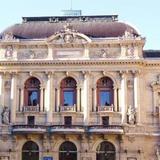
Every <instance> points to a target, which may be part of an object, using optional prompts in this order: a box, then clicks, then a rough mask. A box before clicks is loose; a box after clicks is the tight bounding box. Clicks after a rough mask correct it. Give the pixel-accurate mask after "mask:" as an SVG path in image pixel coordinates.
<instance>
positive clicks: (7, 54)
mask: <svg viewBox="0 0 160 160" xmlns="http://www.w3.org/2000/svg"><path fill="white" fill-rule="evenodd" d="M11 57H13V47H12V46H7V48H6V52H5V58H11Z"/></svg>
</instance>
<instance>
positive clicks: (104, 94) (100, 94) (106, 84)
mask: <svg viewBox="0 0 160 160" xmlns="http://www.w3.org/2000/svg"><path fill="white" fill-rule="evenodd" d="M113 93H114V92H113V81H112V80H111V79H110V78H109V77H103V78H101V79H99V80H98V81H97V102H98V106H99V107H100V108H99V109H100V110H105V109H109V107H111V106H113Z"/></svg>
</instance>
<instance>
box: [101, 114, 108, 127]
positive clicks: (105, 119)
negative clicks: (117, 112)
mask: <svg viewBox="0 0 160 160" xmlns="http://www.w3.org/2000/svg"><path fill="white" fill-rule="evenodd" d="M102 124H103V125H104V126H108V125H109V117H108V116H105V117H102Z"/></svg>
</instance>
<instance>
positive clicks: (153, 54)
mask: <svg viewBox="0 0 160 160" xmlns="http://www.w3.org/2000/svg"><path fill="white" fill-rule="evenodd" d="M143 56H144V57H145V58H160V50H144V51H143Z"/></svg>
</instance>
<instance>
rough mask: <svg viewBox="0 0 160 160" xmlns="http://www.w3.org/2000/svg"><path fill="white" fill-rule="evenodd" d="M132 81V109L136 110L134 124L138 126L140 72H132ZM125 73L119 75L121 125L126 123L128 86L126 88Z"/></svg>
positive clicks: (139, 121)
mask: <svg viewBox="0 0 160 160" xmlns="http://www.w3.org/2000/svg"><path fill="white" fill-rule="evenodd" d="M133 75H134V81H133V93H134V94H133V105H134V106H132V107H134V108H135V110H136V122H137V123H138V124H139V123H141V119H140V87H141V86H140V72H139V71H134V72H133ZM127 82H128V81H127V73H126V72H122V73H121V89H120V92H119V100H120V107H121V113H122V123H126V122H127V109H128V107H129V102H128V86H127Z"/></svg>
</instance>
